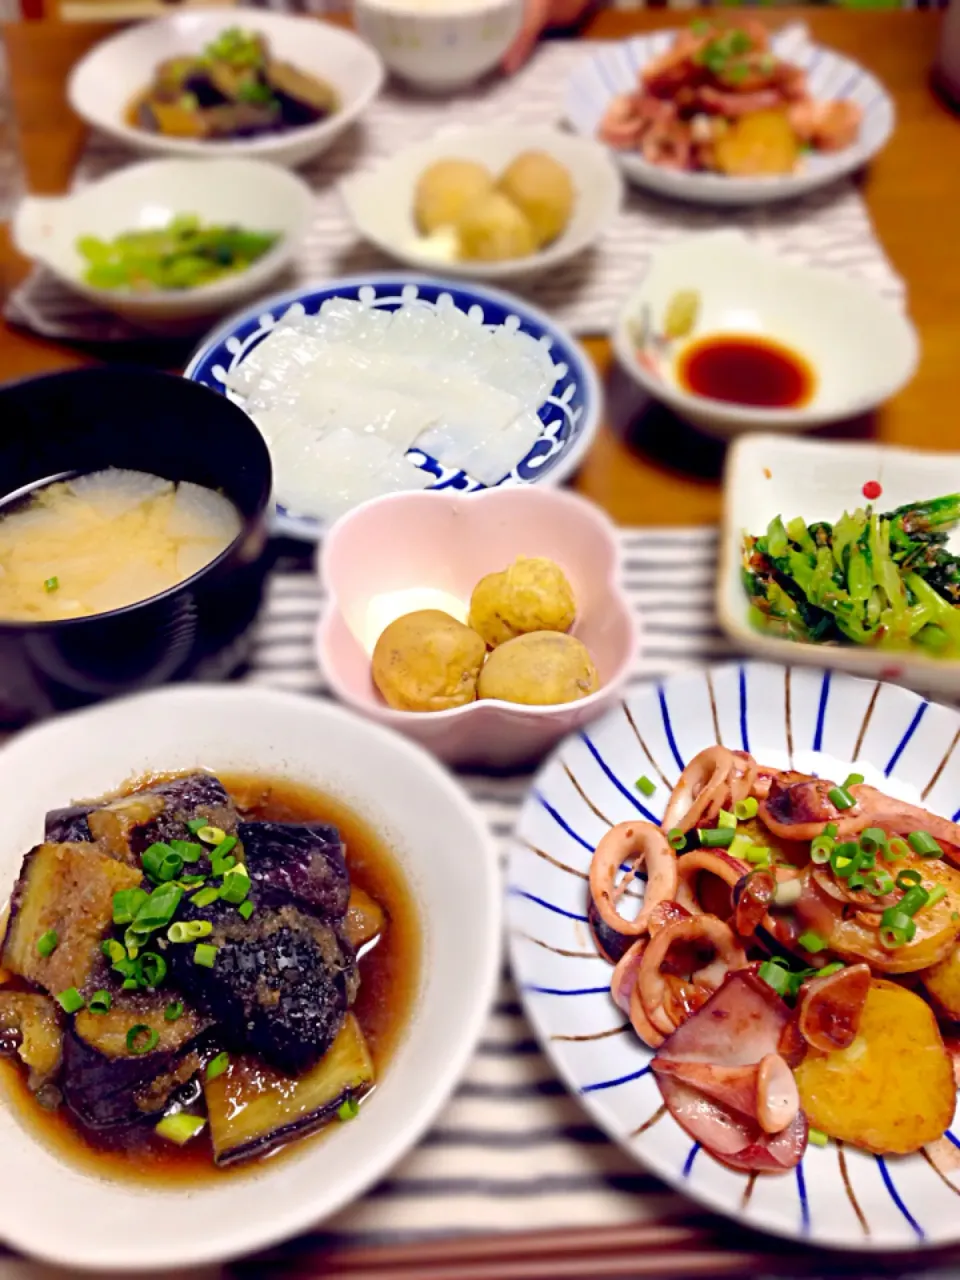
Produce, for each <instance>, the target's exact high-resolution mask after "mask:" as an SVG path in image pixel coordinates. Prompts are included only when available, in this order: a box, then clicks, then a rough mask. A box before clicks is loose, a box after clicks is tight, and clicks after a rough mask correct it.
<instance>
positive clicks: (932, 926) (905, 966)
mask: <svg viewBox="0 0 960 1280" xmlns="http://www.w3.org/2000/svg"><path fill="white" fill-rule="evenodd" d="M889 865H890V873H891V875H894V876H896V875H897V874H898V873H899V872H901V871H907V870H910V871H916V872H917V873H918V874H919V876H920V883H921V885H922V886H923V888H924V889H926V891H927V893H929V892H930V891H931V889H933V888H934V887H935V886H936V885H938V884H939V885H942V886H943V888H944V889H946V891H947V892H946V896H945V897H943V898H941V899H940V901H939V902H935V903H934V904H933V905H932V906H927V907H924V908H923V910H922V911H918V912H917V914H916V915H915V916H914V924H915V925H916V926H917V931H916V933H915V934H914V936H913V937H912V938H911V940H910V941H909V942H907V943H905V944H904V945H903V946H902V947H896V948H894V950H892V951H888V950H887V948H886V947H884V946H883V945H882V944H881V942H880V934H879V923H878V924H877V925H869V924H867V923H865V921H864V918H863V916H862V915H860V914H859V913H858V914H857V915H852V916H850V918H849V919H847V920H838V921H837V923H836V924H835V925H834V927H833V929H832V930H831V932H830V935H829V937H828V938H827V943H828V946H829V948H830V950H831V951H836V953H837V955H839V956H840V957H841V958H842V959H844V960H850V961H851V962H853V963H856V961H858V960H865V961H866V962H867V963H868V964H869V965H870V967H871V969H875V970H879V971H880V972H881V973H916V972H917V970H919V969H930V968H931V967H932V966H933V965H935V964H938V963H939V962H940V961H941V960H943V959H944V957H945V956H947V955H948V954H949V952H950V951H951V950H952V949H953V946H954V943H955V941H956V939H957V937H958V934H960V871H958V870H957V869H956V867H951V866H950V865H949V864H948V863H946V862H943V861H942V860H941V859H940V858H921V857H918V856H917V855H915V854H910V855H908V856H907V857H905V858H902V859H900V860H899V861H897V862H894V863H891V864H889ZM877 920H878V922H879V916H878V917H877Z"/></svg>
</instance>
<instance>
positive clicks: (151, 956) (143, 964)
mask: <svg viewBox="0 0 960 1280" xmlns="http://www.w3.org/2000/svg"><path fill="white" fill-rule="evenodd" d="M140 972H141V974H142V975H143V981H144V983H145V985H146V986H148V987H159V985H160V983H161V982H162V981H163V980H164V978H165V977H166V976H167V962H166V960H164V958H163V956H159V955H157V953H156V952H155V951H145V952H144V953H143V955H142V956H141V957H140Z"/></svg>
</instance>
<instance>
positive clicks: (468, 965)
mask: <svg viewBox="0 0 960 1280" xmlns="http://www.w3.org/2000/svg"><path fill="white" fill-rule="evenodd" d="M198 766H202V767H206V768H209V769H212V770H214V771H216V770H218V769H221V770H224V771H228V770H231V769H233V770H236V771H240V772H259V773H263V774H265V775H269V774H274V775H275V776H280V777H286V778H291V779H294V780H298V781H303V782H306V783H310V784H312V785H315V786H317V787H318V788H320V789H321V790H326V791H327V792H329V793H330V794H332V795H334V796H337V797H338V798H341V799H342V800H343V801H344V802H345V803H346V804H348V805H349V806H350V807H351V808H353V809H354V810H355V811H356V812H357V813H358V814H360V815H361V816H363V817H364V818H365V819H366V820H367V821H368V822H369V823H370V824H371V826H372V827H373V828H374V829H375V830H376V831H378V832H379V833H381V834H382V835H383V836H384V838H385V839H386V841H387V842H388V845H389V847H390V848H391V849H392V850H394V852H395V854H396V856H397V858H398V860H399V861H400V863H401V866H402V868H403V871H404V873H405V875H406V877H407V881H408V883H409V885H410V888H411V890H412V893H413V896H414V900H415V902H416V904H417V907H418V909H419V913H420V917H421V926H422V933H423V948H422V959H421V974H420V984H419V993H418V998H417V1000H416V1004H415V1007H414V1010H413V1012H412V1014H411V1018H410V1023H409V1026H408V1027H407V1028H406V1031H405V1034H404V1036H403V1039H402V1042H401V1044H400V1045H399V1046H398V1048H397V1050H396V1052H395V1054H394V1056H393V1059H392V1061H391V1062H390V1063H389V1065H388V1067H387V1069H386V1072H385V1074H384V1078H383V1081H382V1083H380V1084H378V1086H377V1089H376V1092H375V1093H374V1094H373V1096H372V1097H371V1098H370V1099H369V1101H367V1102H365V1103H364V1105H363V1109H362V1113H361V1116H360V1117H359V1118H358V1120H357V1121H356V1122H354V1123H353V1124H350V1125H343V1126H341V1127H339V1128H337V1129H336V1130H335V1131H334V1132H332V1133H328V1134H327V1135H326V1136H325V1137H321V1138H318V1139H309V1138H308V1139H305V1140H304V1141H303V1142H302V1143H301V1144H300V1146H299V1148H298V1149H294V1150H292V1151H291V1152H290V1153H289V1154H288V1155H287V1156H286V1157H285V1158H284V1159H282V1160H279V1161H267V1162H266V1163H264V1164H262V1165H261V1166H260V1167H259V1168H256V1169H253V1170H251V1171H250V1172H249V1173H247V1174H246V1175H245V1176H238V1177H225V1178H224V1179H223V1180H222V1182H220V1183H218V1182H217V1180H216V1177H215V1175H212V1176H211V1178H210V1179H208V1180H206V1181H204V1182H203V1183H201V1184H198V1185H194V1186H189V1185H184V1186H179V1187H178V1186H176V1185H175V1184H170V1183H167V1184H166V1185H161V1186H159V1187H157V1188H156V1189H151V1188H149V1187H147V1186H145V1185H144V1184H143V1183H124V1182H115V1181H104V1180H101V1179H99V1178H97V1177H94V1176H92V1175H91V1174H89V1173H85V1172H83V1171H81V1170H80V1169H78V1168H76V1167H74V1166H73V1165H70V1164H68V1163H67V1162H65V1161H64V1160H62V1159H61V1158H60V1157H59V1156H58V1155H57V1154H56V1153H55V1152H54V1151H53V1150H51V1149H50V1148H48V1147H46V1146H45V1145H44V1144H43V1143H42V1142H41V1141H39V1140H38V1139H37V1138H36V1137H34V1136H33V1135H32V1134H31V1133H30V1132H28V1130H27V1129H26V1128H25V1127H23V1126H22V1125H21V1123H20V1122H19V1121H18V1119H17V1118H16V1116H15V1114H14V1113H13V1112H12V1111H11V1110H10V1107H9V1105H8V1104H7V1103H6V1102H5V1101H4V1100H3V1099H2V1098H0V1147H2V1149H3V1158H4V1169H5V1177H4V1193H3V1196H2V1198H0V1239H2V1240H3V1241H4V1242H5V1243H6V1244H8V1245H9V1246H10V1247H11V1248H15V1249H20V1250H23V1251H24V1252H26V1253H29V1254H32V1255H34V1256H36V1257H39V1258H43V1259H44V1260H46V1261H48V1262H51V1263H55V1264H58V1265H62V1266H66V1267H82V1268H84V1269H88V1270H91V1271H94V1272H97V1273H99V1274H103V1273H104V1272H108V1271H112V1270H117V1269H131V1270H152V1269H157V1270H160V1269H164V1268H171V1267H187V1266H199V1265H201V1264H204V1263H212V1262H216V1261H219V1260H221V1259H226V1258H229V1257H234V1256H236V1255H238V1254H241V1253H246V1252H249V1251H250V1250H252V1249H257V1248H261V1247H263V1246H265V1245H267V1244H270V1243H273V1242H275V1241H278V1240H281V1239H282V1238H284V1237H286V1236H290V1235H293V1234H295V1233H296V1232H298V1231H301V1230H303V1229H305V1228H307V1227H310V1226H313V1225H315V1224H316V1223H317V1222H318V1221H319V1220H320V1219H322V1218H324V1217H326V1216H328V1215H329V1214H331V1213H333V1212H334V1211H336V1210H337V1209H339V1208H341V1207H342V1206H343V1205H345V1204H347V1203H348V1202H349V1201H350V1200H352V1199H353V1198H354V1197H356V1196H358V1195H359V1194H360V1193H361V1192H363V1191H364V1190H365V1189H366V1188H367V1187H368V1186H370V1184H371V1183H372V1182H374V1181H375V1180H376V1179H377V1178H379V1177H380V1176H382V1175H383V1174H384V1173H385V1172H386V1171H387V1169H389V1168H390V1166H391V1165H392V1164H393V1163H394V1162H395V1161H396V1160H397V1159H398V1158H399V1157H400V1156H401V1155H402V1154H403V1153H404V1152H406V1151H407V1150H408V1149H409V1148H410V1147H411V1146H412V1145H413V1144H414V1143H415V1142H416V1141H417V1140H418V1138H419V1137H420V1136H421V1135H422V1134H423V1132H424V1131H425V1130H426V1128H427V1127H428V1125H429V1124H430V1123H431V1121H432V1120H433V1119H434V1117H435V1116H436V1114H437V1112H438V1111H439V1109H440V1107H441V1106H442V1105H443V1103H444V1102H445V1100H446V1099H447V1097H448V1095H449V1094H450V1093H451V1091H452V1090H453V1088H454V1085H455V1084H456V1081H457V1079H458V1077H459V1076H460V1074H461V1073H462V1071H463V1070H464V1068H465V1066H466V1064H467V1061H468V1059H469V1057H470V1054H471V1053H472V1051H473V1048H474V1045H475V1044H476V1041H477V1039H478V1038H479V1035H480V1032H481V1029H482V1026H483V1022H484V1019H485V1017H486V1014H487V1010H488V1007H489V1005H490V1003H491V1001H492V999H493V993H494V987H495V984H496V981H497V977H498V973H499V965H500V947H501V943H500V918H501V906H500V892H501V891H500V880H499V874H498V871H497V864H496V855H495V852H494V850H493V847H492V842H491V839H490V837H489V835H488V833H487V830H486V828H485V826H484V824H483V821H482V819H481V818H480V816H479V814H478V813H477V811H476V810H475V809H474V808H473V806H472V805H471V803H470V801H469V800H468V799H467V797H466V796H465V794H464V793H463V791H462V790H461V789H460V787H459V786H458V785H457V784H456V783H455V782H454V781H453V780H452V779H451V777H450V776H449V774H447V773H446V772H445V771H444V770H443V769H441V768H440V767H439V765H437V764H436V763H435V761H433V760H432V759H430V758H429V756H428V755H427V754H426V752H424V751H421V750H420V749H419V748H418V747H416V746H413V745H412V744H410V743H408V742H406V741H405V740H404V739H403V738H401V737H400V736H399V735H397V734H392V733H387V732H386V731H385V730H383V729H380V728H379V727H377V726H375V725H370V724H368V723H366V722H365V721H364V720H362V719H360V717H358V716H354V715H351V714H349V713H348V712H345V711H342V710H340V709H339V708H338V707H336V706H334V705H333V704H332V703H330V702H324V701H320V700H318V699H309V698H299V697H295V696H293V695H291V694H288V693H281V692H276V691H273V690H268V689H262V688H254V687H252V686H247V687H243V686H238V685H234V686H230V685H210V686H203V685H197V686H193V687H191V686H188V685H185V686H180V687H178V688H171V689H166V690H163V691H160V692H156V693H149V694H145V695H141V696H138V697H135V698H130V699H126V700H123V701H118V702H112V703H107V704H105V705H103V706H101V707H98V708H96V709H94V710H90V711H82V712H77V713H74V714H72V715H69V716H65V717H63V718H61V719H58V720H54V721H50V722H48V723H47V724H45V725H42V726H41V727H39V728H37V729H33V730H29V731H27V732H26V733H24V734H22V735H21V736H19V737H17V738H15V739H14V740H13V741H12V742H11V743H10V744H9V745H8V746H7V747H5V748H4V749H3V751H2V752H0V803H2V805H3V812H4V823H3V831H2V835H0V894H2V896H3V897H5V896H6V895H7V893H9V890H10V888H11V887H12V885H13V882H14V879H15V877H16V875H17V873H18V871H19V868H20V862H21V859H22V857H23V854H24V853H25V852H26V851H27V850H29V849H30V848H31V846H33V845H34V844H36V843H37V842H38V840H40V839H41V838H42V835H43V818H44V813H45V811H46V810H47V809H49V808H53V807H56V806H58V805H60V804H61V803H63V802H64V801H68V800H69V799H71V798H78V797H84V796H95V795H99V794H102V793H103V792H105V791H108V790H111V789H113V788H115V787H117V786H119V785H120V784H122V783H123V782H124V781H125V780H127V779H129V778H135V777H137V776H138V775H142V774H148V773H156V772H169V771H176V770H187V769H192V768H196V767H198ZM451 850H455V852H456V856H455V857H451V856H450V855H451ZM465 903H469V904H470V905H469V910H467V911H466V912H464V911H463V909H462V908H463V904H465ZM54 1222H55V1223H56V1229H55V1230H51V1224H52V1223H54ZM163 1222H166V1223H168V1224H176V1225H175V1229H171V1230H158V1229H157V1224H158V1223H163Z"/></svg>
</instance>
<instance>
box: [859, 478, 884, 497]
mask: <svg viewBox="0 0 960 1280" xmlns="http://www.w3.org/2000/svg"><path fill="white" fill-rule="evenodd" d="M881 493H883V485H882V484H881V483H880V481H879V480H868V481H867V483H866V484H865V485H864V486H863V496H864V497H865V498H866V500H867V501H868V502H876V500H877V498H879V497H880V495H881Z"/></svg>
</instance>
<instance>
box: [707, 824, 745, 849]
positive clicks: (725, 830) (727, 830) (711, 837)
mask: <svg viewBox="0 0 960 1280" xmlns="http://www.w3.org/2000/svg"><path fill="white" fill-rule="evenodd" d="M735 835H736V832H735V831H734V829H733V827H707V828H706V829H705V830H703V829H701V831H700V843H701V844H702V845H703V846H704V848H706V849H725V848H726V847H727V845H729V844H732V843H733V837H734V836H735Z"/></svg>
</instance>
